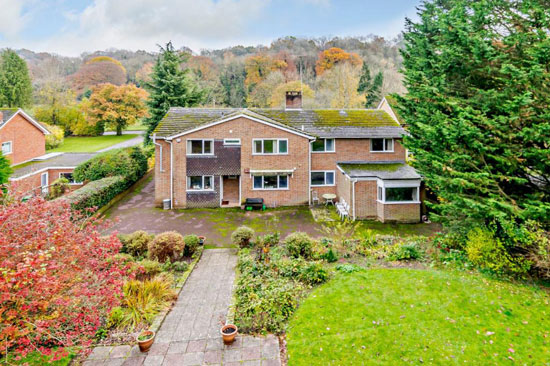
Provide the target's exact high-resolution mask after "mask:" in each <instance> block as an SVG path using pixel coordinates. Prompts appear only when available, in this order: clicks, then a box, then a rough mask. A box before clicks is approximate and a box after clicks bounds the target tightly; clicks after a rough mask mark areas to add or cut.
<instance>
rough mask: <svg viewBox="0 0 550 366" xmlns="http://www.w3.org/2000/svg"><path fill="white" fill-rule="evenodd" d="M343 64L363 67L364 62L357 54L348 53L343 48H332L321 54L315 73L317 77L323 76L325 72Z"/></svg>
mask: <svg viewBox="0 0 550 366" xmlns="http://www.w3.org/2000/svg"><path fill="white" fill-rule="evenodd" d="M342 63H349V64H351V65H353V66H361V64H362V63H363V61H362V60H361V58H360V57H359V55H358V54H356V53H353V52H346V51H344V50H343V49H341V48H337V47H332V48H329V49H328V50H325V51H323V52H321V53H320V54H319V59H318V60H317V64H316V66H315V71H316V72H317V75H322V74H323V73H324V72H325V71H327V70H330V69H332V68H333V67H334V66H336V65H338V64H342Z"/></svg>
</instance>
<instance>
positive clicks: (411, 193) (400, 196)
mask: <svg viewBox="0 0 550 366" xmlns="http://www.w3.org/2000/svg"><path fill="white" fill-rule="evenodd" d="M418 189H419V188H418V187H381V186H378V200H379V201H381V202H384V203H406V202H418V201H419V200H420V198H419V196H418Z"/></svg>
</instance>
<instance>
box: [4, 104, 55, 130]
mask: <svg viewBox="0 0 550 366" xmlns="http://www.w3.org/2000/svg"><path fill="white" fill-rule="evenodd" d="M0 113H2V118H0V128H2V127H4V125H5V124H6V123H8V122H9V121H10V120H11V119H12V118H13V116H15V115H16V114H21V115H22V116H23V117H24V118H25V119H26V120H27V121H29V122H30V123H32V124H33V125H34V126H36V128H38V129H39V130H40V131H42V132H43V133H44V134H45V135H49V134H50V131H48V129H47V128H46V127H44V125H42V124H41V123H40V122H37V121H35V120H34V119H33V118H32V117H31V116H29V115H28V114H27V113H25V112H24V111H23V110H22V109H20V108H19V109H18V108H0Z"/></svg>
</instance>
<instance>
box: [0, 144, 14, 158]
mask: <svg viewBox="0 0 550 366" xmlns="http://www.w3.org/2000/svg"><path fill="white" fill-rule="evenodd" d="M12 152H13V150H12V144H11V141H6V142H2V155H8V154H11V153H12Z"/></svg>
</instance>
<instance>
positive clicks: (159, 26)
mask: <svg viewBox="0 0 550 366" xmlns="http://www.w3.org/2000/svg"><path fill="white" fill-rule="evenodd" d="M0 1H4V0H0ZM267 5H269V1H258V0H218V1H214V0H164V1H158V0H131V1H122V0H94V1H93V3H92V4H91V5H89V6H88V7H87V8H85V9H84V10H83V11H82V12H80V13H77V14H75V13H74V12H73V13H66V14H65V17H66V19H68V20H70V21H71V22H73V23H74V24H77V29H76V30H75V29H70V30H67V31H65V32H63V33H62V34H61V35H60V36H56V37H55V38H52V39H49V40H46V41H44V40H42V41H41V42H40V43H37V45H36V46H37V47H38V48H40V49H46V50H50V51H52V50H54V51H55V52H58V53H62V54H72V55H74V54H75V53H79V52H81V51H84V50H96V49H106V48H112V47H114V48H125V49H145V50H156V49H157V48H156V45H157V44H163V43H165V42H166V41H168V40H172V41H173V43H174V45H175V46H176V47H181V46H183V45H185V46H188V47H191V48H192V49H194V50H199V49H200V48H202V47H204V46H205V45H206V46H208V47H218V46H220V45H227V44H231V43H232V42H235V40H237V39H239V40H241V41H242V42H246V41H247V40H253V39H254V36H255V35H254V34H253V33H251V32H249V31H250V30H249V29H248V27H249V25H251V24H254V22H255V21H257V20H258V18H260V16H261V15H262V11H263V10H264V9H265V8H266V7H267Z"/></svg>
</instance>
